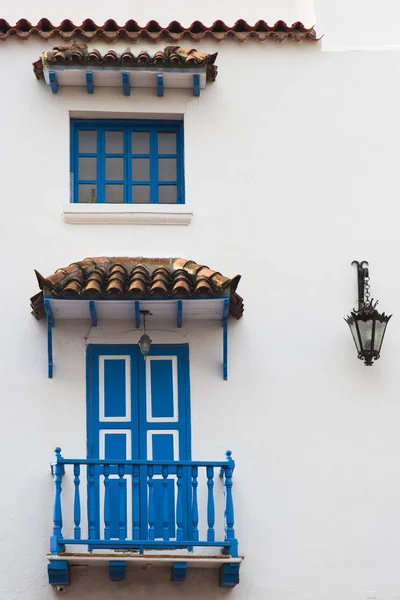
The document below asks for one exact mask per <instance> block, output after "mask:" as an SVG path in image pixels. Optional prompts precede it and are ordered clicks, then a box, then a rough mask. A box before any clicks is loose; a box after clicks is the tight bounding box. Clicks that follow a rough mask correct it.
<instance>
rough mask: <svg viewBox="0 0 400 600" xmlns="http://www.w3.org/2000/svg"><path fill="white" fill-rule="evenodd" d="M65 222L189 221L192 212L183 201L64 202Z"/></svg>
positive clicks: (179, 223)
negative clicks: (147, 203)
mask: <svg viewBox="0 0 400 600" xmlns="http://www.w3.org/2000/svg"><path fill="white" fill-rule="evenodd" d="M62 214H63V217H64V221H65V222H66V223H71V224H74V225H120V224H125V225H126V224H131V225H189V224H190V223H191V221H192V218H193V212H191V211H190V210H188V206H187V205H186V204H175V205H173V204H170V205H165V204H153V205H136V206H135V205H134V204H120V205H118V204H114V206H113V205H110V204H72V203H69V204H63V206H62Z"/></svg>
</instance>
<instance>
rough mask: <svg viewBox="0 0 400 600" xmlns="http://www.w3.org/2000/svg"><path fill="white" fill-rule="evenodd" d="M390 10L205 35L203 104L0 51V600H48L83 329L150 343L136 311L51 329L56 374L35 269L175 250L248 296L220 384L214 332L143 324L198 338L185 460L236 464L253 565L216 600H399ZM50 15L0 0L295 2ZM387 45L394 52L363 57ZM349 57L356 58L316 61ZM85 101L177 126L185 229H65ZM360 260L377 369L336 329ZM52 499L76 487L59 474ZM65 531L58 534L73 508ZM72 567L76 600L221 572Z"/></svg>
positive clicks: (240, 522)
mask: <svg viewBox="0 0 400 600" xmlns="http://www.w3.org/2000/svg"><path fill="white" fill-rule="evenodd" d="M296 7H297V8H296V10H298V5H296ZM396 7H397V5H396V6H395V4H394V3H393V2H381V3H376V2H375V3H374V4H373V3H372V1H371V2H370V1H369V0H368V1H366V2H364V3H358V2H355V1H351V2H342V1H339V0H338V1H337V2H335V3H332V2H330V3H329V2H324V3H322V1H321V2H320V1H319V0H318V1H317V2H316V7H315V11H316V15H317V28H318V30H319V32H320V33H325V34H326V36H325V38H324V43H323V44H322V45H294V44H290V43H288V44H282V45H275V44H258V43H250V42H248V43H246V44H243V45H241V44H237V43H234V42H226V43H223V44H217V43H214V42H212V41H211V40H208V39H207V40H205V41H203V42H201V43H196V44H195V46H196V47H197V48H198V49H199V50H204V51H210V52H214V51H218V52H219V57H218V66H219V75H218V78H217V81H216V82H215V83H214V84H212V85H209V86H207V88H206V89H205V90H204V92H203V93H202V95H201V97H200V98H198V99H197V98H193V97H192V96H190V94H189V93H181V92H179V91H169V92H168V93H166V95H165V97H164V98H162V99H161V98H156V97H154V96H151V95H149V93H148V92H146V91H140V92H137V93H136V94H135V95H132V96H131V97H129V98H125V97H123V96H122V95H120V94H115V90H99V92H98V93H97V92H96V93H95V94H94V96H93V97H91V96H88V95H87V94H83V93H82V92H81V91H80V90H77V89H75V90H61V91H60V93H59V94H58V95H57V96H53V95H52V94H51V93H49V89H48V88H47V87H46V86H45V85H44V84H43V83H40V82H37V81H36V80H35V78H34V76H33V73H32V67H31V63H32V62H33V61H34V60H36V59H37V58H38V56H39V55H40V53H41V52H42V51H43V50H44V49H45V48H51V47H52V46H53V45H55V44H56V43H57V42H58V41H59V40H53V41H51V42H49V44H46V43H45V42H42V41H40V40H37V39H32V40H30V41H29V42H18V41H17V40H9V41H8V42H6V43H5V44H3V43H2V45H1V52H0V71H1V75H2V82H3V85H2V93H1V95H0V105H1V113H0V114H1V116H2V144H1V150H0V153H1V163H0V164H1V167H2V194H1V198H2V219H1V221H0V244H1V253H0V272H1V274H2V293H1V295H0V303H1V314H2V315H3V317H2V319H3V320H2V331H1V340H2V346H1V347H2V352H1V359H2V360H1V361H0V365H1V366H0V381H1V402H2V418H1V419H0V449H1V456H2V460H1V461H0V481H1V491H0V531H1V536H0V598H1V600H3V599H4V600H50V599H53V598H54V593H53V590H52V589H51V588H50V587H49V586H48V584H47V578H46V561H47V559H46V554H47V552H48V537H49V535H50V532H51V524H52V491H53V490H52V480H51V476H50V470H49V466H48V463H49V460H50V458H51V454H52V449H53V448H54V447H55V446H57V445H60V446H61V447H62V449H63V453H64V454H65V455H66V456H69V457H76V456H84V455H85V451H86V448H85V436H86V424H85V341H89V342H92V343H96V342H97V343H103V344H104V343H110V344H111V343H136V342H137V340H138V338H139V337H140V333H139V332H138V331H137V330H136V329H135V327H134V323H133V319H132V321H131V322H129V321H128V320H126V321H116V322H113V323H100V324H99V326H98V327H97V328H91V327H90V325H89V319H88V320H87V322H84V321H81V322H80V323H77V324H68V323H66V322H64V323H61V322H57V320H56V326H55V329H54V361H55V369H54V379H53V380H48V379H47V354H46V327H45V324H44V323H43V322H41V323H37V322H36V321H35V320H34V319H33V318H32V317H31V315H30V314H29V306H28V298H29V297H30V296H31V295H32V294H34V293H35V292H36V290H37V284H36V279H35V276H34V273H33V268H37V269H38V270H39V271H41V272H42V273H43V274H44V275H48V274H49V273H52V272H53V271H54V270H55V269H56V268H58V267H62V266H65V265H68V264H69V263H70V262H72V261H74V260H79V259H81V258H83V257H85V256H90V255H92V256H98V255H104V254H105V255H110V256H112V255H121V256H124V255H132V256H136V255H143V256H146V255H147V256H183V257H188V258H194V259H195V260H197V261H199V262H203V263H204V264H208V265H210V267H212V268H215V269H217V270H220V271H221V272H222V273H224V274H227V275H231V276H233V275H235V274H236V273H237V272H238V273H241V274H242V275H243V279H242V281H241V282H240V286H239V289H238V291H239V293H240V294H241V295H242V296H243V297H244V299H245V305H246V311H245V315H244V317H243V319H242V320H241V321H239V322H233V321H232V322H230V332H229V380H228V382H224V381H223V380H222V375H221V355H222V328H221V327H220V326H219V324H217V323H214V324H207V323H202V322H201V323H199V322H197V323H196V324H195V325H190V326H189V323H187V322H185V321H184V327H183V328H182V330H177V329H176V327H175V322H174V320H173V319H172V318H171V320H170V321H164V322H161V323H159V322H154V323H153V324H151V325H150V324H149V334H150V336H151V337H152V339H153V340H154V341H155V342H157V343H161V342H162V343H182V342H187V343H189V344H190V360H191V363H190V370H191V414H192V442H193V457H194V458H196V459H209V460H214V459H222V458H223V456H224V452H225V450H226V449H227V448H230V449H231V450H232V452H233V456H234V458H235V459H236V462H237V468H236V470H235V474H234V499H235V514H236V526H237V535H238V538H239V548H240V551H241V552H242V553H243V554H245V556H246V559H245V561H244V562H243V565H242V567H241V584H240V585H239V586H238V587H236V588H235V589H234V590H233V591H232V592H228V594H229V598H232V600H233V599H234V600H306V599H307V600H311V599H315V600H337V599H338V598H340V600H364V599H366V598H367V597H368V595H369V597H372V595H373V594H375V596H376V598H377V599H379V600H388V599H390V600H394V598H396V597H398V596H399V595H400V574H399V569H398V557H399V553H400V542H399V540H400V483H399V476H398V474H399V461H400V436H399V422H400V378H399V364H400V319H399V317H398V315H399V314H400V300H399V283H398V274H397V272H398V256H399V254H400V246H399V233H398V230H399V217H400V212H399V198H398V196H399V189H400V183H399V168H398V164H399V147H400V120H399V118H398V113H399V97H400V83H399V82H400V78H399V65H400V62H399V54H398V52H397V51H392V49H391V48H390V46H391V45H393V44H394V45H395V44H397V43H398V42H399V40H398V38H397V25H398V10H397V8H396ZM64 10H65V7H64V6H63V5H62V4H57V3H53V4H52V5H48V4H47V5H44V4H43V3H40V2H35V3H29V4H28V3H27V2H19V3H18V4H16V3H14V4H12V3H9V4H8V5H7V6H5V7H4V11H3V16H4V17H5V18H7V19H9V20H13V19H14V20H16V19H17V18H19V17H21V16H26V17H28V18H30V19H32V20H35V19H38V18H40V17H41V16H43V15H44V14H46V15H48V16H49V17H50V18H51V19H52V20H53V21H55V22H57V21H60V20H61V19H62V18H64V17H65V16H68V17H70V18H73V19H74V20H77V21H79V20H81V19H82V18H84V17H87V16H90V17H92V18H93V19H95V20H98V21H100V20H103V19H104V18H106V17H108V16H110V15H111V12H112V16H113V17H114V18H115V19H116V20H118V21H121V20H123V19H124V18H128V17H129V18H131V17H132V16H133V17H134V18H136V19H137V20H139V21H145V20H146V19H148V18H156V19H160V20H161V21H165V22H167V21H169V20H171V19H174V18H178V19H180V20H182V21H184V22H185V21H186V22H190V21H192V20H194V19H197V18H199V19H202V20H204V21H207V22H208V21H211V20H213V19H214V18H217V17H218V18H221V17H222V18H224V19H225V20H227V21H228V22H229V21H233V20H235V19H236V18H237V17H239V16H241V17H245V18H247V19H248V20H250V21H251V20H255V19H257V18H260V17H264V18H266V19H267V20H271V21H273V20H275V19H277V18H279V17H283V18H285V19H286V20H289V21H290V14H292V13H291V12H290V11H292V10H294V5H293V6H292V4H291V3H290V2H285V3H284V4H282V14H280V13H279V10H278V2H271V3H265V2H263V3H261V2H254V3H247V4H246V5H245V6H243V5H242V3H233V2H227V1H223V2H220V3H215V2H213V3H211V2H205V3H201V5H200V4H197V5H194V4H193V3H192V4H190V3H187V2H186V3H180V4H179V3H178V4H176V3H174V4H173V6H172V5H171V3H165V2H163V3H161V2H159V1H158V2H156V3H155V4H154V2H152V3H147V4H146V5H144V3H142V5H138V6H135V8H134V13H135V14H134V15H132V10H133V9H132V5H131V3H129V6H128V3H127V2H121V3H118V4H115V6H112V7H111V8H110V6H109V4H107V5H106V4H105V3H99V2H94V1H92V0H90V1H89V2H88V3H84V4H83V3H81V4H80V5H76V6H71V5H70V8H69V12H68V15H66V14H65V13H64ZM278 13H279V14H278ZM286 14H289V17H286ZM270 15H272V16H270ZM305 20H306V19H305ZM318 23H320V26H318ZM329 40H330V41H329ZM328 41H329V45H325V46H324V44H325V43H326V44H328ZM189 44H190V45H192V43H191V42H189ZM96 45H97V44H96ZM381 45H386V46H388V49H387V51H385V52H380V51H379V52H377V51H374V50H371V51H368V52H364V51H362V49H363V48H365V47H370V46H374V47H376V46H381ZM349 46H354V47H357V48H359V49H360V51H357V52H341V51H335V52H333V51H332V52H330V51H328V50H329V49H330V48H331V49H332V50H340V49H343V48H346V47H349ZM100 47H102V45H101V44H100ZM103 47H105V46H104V45H103ZM125 47H126V44H125V43H124V42H122V43H121V44H119V46H118V47H117V49H118V48H120V49H125ZM140 47H141V48H142V47H147V48H150V49H153V46H151V44H149V43H147V42H146V43H145V44H140ZM154 48H155V47H154ZM92 110H93V111H96V112H97V113H100V114H104V115H105V114H107V112H110V113H111V112H112V113H114V114H115V113H117V114H120V115H131V116H132V115H135V114H136V115H139V114H140V115H142V116H143V115H148V116H151V115H155V114H157V113H162V114H165V115H167V114H168V115H171V114H183V115H184V121H185V181H186V198H187V200H188V202H190V205H191V208H192V209H193V212H194V213H195V216H196V218H195V219H193V222H192V224H191V226H190V227H180V228H179V227H178V228H170V227H165V226H163V227H158V226H152V227H147V226H144V227H140V228H139V227H135V228H133V227H132V226H131V225H120V226H119V227H118V228H117V227H113V226H110V227H108V226H101V227H100V226H98V225H92V226H90V227H86V226H81V227H71V226H70V225H68V224H66V223H65V222H63V220H62V219H61V217H60V205H61V204H65V203H67V202H68V199H69V130H68V123H69V115H70V112H71V111H75V112H78V111H80V112H81V113H82V114H86V115H87V114H88V113H90V111H92ZM353 259H359V260H360V259H368V260H369V261H370V265H371V285H372V292H373V295H374V297H378V298H379V299H380V301H381V303H380V306H381V307H382V309H383V310H385V311H387V312H389V313H390V312H393V313H394V315H395V316H394V317H393V319H392V321H391V322H390V323H389V326H388V332H387V336H386V339H385V341H384V346H383V351H382V358H381V360H380V361H379V362H378V363H377V364H376V365H375V366H374V367H373V368H370V369H367V368H365V367H364V366H363V365H362V364H361V362H360V361H358V360H357V359H356V356H355V349H354V347H353V342H352V340H351V336H350V332H349V331H348V328H347V326H346V324H345V323H344V321H343V319H342V317H343V316H344V315H345V314H348V312H349V310H350V309H351V307H352V306H354V305H355V303H356V281H355V272H354V270H353V268H351V267H350V263H351V261H352V260H353ZM216 483H217V482H216ZM218 483H219V481H218ZM63 488H64V492H65V493H70V494H71V493H72V492H73V484H72V477H71V476H69V477H66V478H64V481H63ZM199 491H200V490H199ZM64 492H63V493H64ZM82 497H83V500H84V497H85V489H84V488H83V489H82ZM220 508H221V504H219V505H218V506H217V513H218V510H220ZM65 522H66V528H67V530H68V528H71V505H66V506H65ZM72 575H73V585H72V587H71V588H70V589H69V590H67V592H66V597H67V598H68V597H69V598H71V599H73V600H81V599H83V598H85V600H105V599H106V598H110V597H118V598H120V599H121V600H128V598H132V597H135V598H137V599H138V600H151V599H153V598H161V597H162V598H163V599H164V600H172V599H174V600H175V599H176V598H190V599H191V600H203V599H204V598H209V597H211V598H213V599H214V600H221V599H226V598H227V590H222V589H219V588H218V587H217V585H216V573H215V572H214V571H211V572H208V571H207V570H201V569H193V570H192V571H189V574H188V581H187V583H186V584H183V585H181V586H178V585H174V584H171V583H170V581H169V579H170V573H169V570H167V569H165V570H163V569H155V568H152V569H146V570H142V569H133V568H132V570H130V569H128V575H127V578H126V580H125V581H124V582H121V583H120V584H115V583H111V582H110V581H109V580H108V574H107V572H106V570H105V569H102V568H98V569H87V568H78V567H76V568H74V570H73V574H72Z"/></svg>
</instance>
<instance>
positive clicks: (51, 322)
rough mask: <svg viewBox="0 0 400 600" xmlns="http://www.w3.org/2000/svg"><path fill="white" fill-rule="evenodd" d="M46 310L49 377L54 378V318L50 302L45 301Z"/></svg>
mask: <svg viewBox="0 0 400 600" xmlns="http://www.w3.org/2000/svg"><path fill="white" fill-rule="evenodd" d="M44 310H45V313H46V316H47V362H48V377H49V379H52V378H53V327H54V317H53V311H52V310H51V306H50V301H49V300H45V301H44Z"/></svg>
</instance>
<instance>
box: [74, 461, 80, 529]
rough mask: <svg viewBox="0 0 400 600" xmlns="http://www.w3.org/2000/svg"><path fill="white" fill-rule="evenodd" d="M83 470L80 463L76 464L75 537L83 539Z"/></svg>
mask: <svg viewBox="0 0 400 600" xmlns="http://www.w3.org/2000/svg"><path fill="white" fill-rule="evenodd" d="M80 472H81V467H80V465H74V486H75V493H74V523H75V527H74V538H75V539H76V540H80V539H81V498H80V492H79V485H80V479H79V475H80Z"/></svg>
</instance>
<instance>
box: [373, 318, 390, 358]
mask: <svg viewBox="0 0 400 600" xmlns="http://www.w3.org/2000/svg"><path fill="white" fill-rule="evenodd" d="M386 325H387V323H385V322H384V323H381V322H380V321H378V320H377V321H376V323H375V339H374V350H376V351H377V352H378V354H379V352H380V349H381V346H382V341H383V336H384V335H385V331H386Z"/></svg>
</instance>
